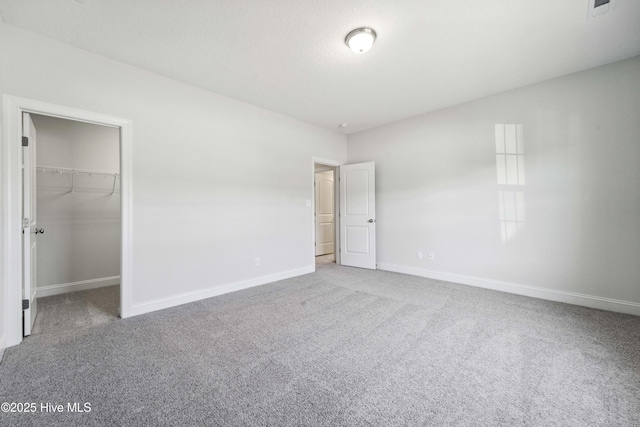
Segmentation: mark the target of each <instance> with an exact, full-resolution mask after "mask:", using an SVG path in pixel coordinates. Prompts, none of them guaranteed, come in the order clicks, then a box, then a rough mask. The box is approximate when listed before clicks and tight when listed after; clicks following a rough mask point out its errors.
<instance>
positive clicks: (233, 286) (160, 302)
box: [131, 266, 315, 316]
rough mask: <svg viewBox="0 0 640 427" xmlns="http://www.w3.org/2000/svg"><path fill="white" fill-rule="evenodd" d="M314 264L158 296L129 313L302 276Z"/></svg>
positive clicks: (136, 313)
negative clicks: (172, 294) (169, 295)
mask: <svg viewBox="0 0 640 427" xmlns="http://www.w3.org/2000/svg"><path fill="white" fill-rule="evenodd" d="M314 267H315V266H309V267H304V268H298V269H296V270H289V271H285V272H282V273H277V274H271V275H268V276H262V277H257V278H255V279H250V280H245V281H241V282H235V283H230V284H228V285H223V286H217V287H215V288H209V289H202V290H199V291H193V292H186V293H184V294H179V295H174V296H171V297H167V298H159V299H156V300H153V301H148V302H142V303H138V304H133V307H132V309H131V315H132V316H137V315H139V314H145V313H150V312H152V311H157V310H162V309H165V308H169V307H175V306H177V305H182V304H187V303H190V302H194V301H199V300H203V299H206V298H211V297H215V296H218V295H222V294H227V293H229V292H235V291H239V290H242V289H247V288H252V287H254V286H260V285H265V284H267V283H272V282H277V281H278V280H284V279H289V278H291V277H296V276H302V275H303V274H309V273H313V272H314V271H315V268H314Z"/></svg>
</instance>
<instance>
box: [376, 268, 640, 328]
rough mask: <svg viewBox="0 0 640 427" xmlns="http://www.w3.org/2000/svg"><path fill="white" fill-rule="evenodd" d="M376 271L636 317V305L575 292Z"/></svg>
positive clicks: (442, 274) (457, 276) (638, 308)
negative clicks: (425, 278)
mask: <svg viewBox="0 0 640 427" xmlns="http://www.w3.org/2000/svg"><path fill="white" fill-rule="evenodd" d="M378 269H380V270H386V271H393V272H396V273H404V274H410V275H412V276H420V277H427V278H429V279H436V280H443V281H446V282H453V283H460V284H463V285H469V286H476V287H479V288H485V289H493V290H496V291H502V292H508V293H512V294H517V295H525V296H528V297H534V298H540V299H545V300H549V301H556V302H564V303H567V304H574V305H581V306H584V307H591V308H597V309H600V310H607V311H615V312H617V313H626V314H634V315H636V316H640V304H639V303H636V302H631V301H623V300H617V299H612V298H604V297H599V296H595V295H586V294H578V293H575V292H566V291H558V290H555V289H548V288H539V287H535V286H528V285H521V284H518V283H509V282H501V281H497V280H490V279H483V278H480V277H473V276H465V275H462V274H454V273H446V272H443V271H433V270H425V269H422V268H415V267H405V266H401V265H394V264H386V263H378Z"/></svg>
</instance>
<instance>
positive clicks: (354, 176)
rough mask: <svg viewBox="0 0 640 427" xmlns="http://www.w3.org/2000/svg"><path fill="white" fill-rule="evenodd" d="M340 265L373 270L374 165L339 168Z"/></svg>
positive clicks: (374, 231) (374, 224)
mask: <svg viewBox="0 0 640 427" xmlns="http://www.w3.org/2000/svg"><path fill="white" fill-rule="evenodd" d="M340 258H341V264H342V265H349V266H352V267H361V268H370V269H373V270H375V268H376V193H375V164H374V163H373V162H368V163H359V164H355V165H345V166H341V167H340Z"/></svg>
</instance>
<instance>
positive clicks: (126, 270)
mask: <svg viewBox="0 0 640 427" xmlns="http://www.w3.org/2000/svg"><path fill="white" fill-rule="evenodd" d="M3 106H4V114H3V118H4V120H3V123H4V129H3V130H4V132H3V137H2V185H3V187H2V205H3V208H4V209H3V211H4V212H3V216H2V232H3V234H2V236H3V239H2V277H1V278H0V279H1V283H0V285H1V286H2V289H1V290H2V293H3V294H4V300H3V307H2V308H3V310H2V311H3V313H4V319H3V320H4V321H3V325H4V328H3V329H4V330H3V331H0V339H1V338H2V337H4V342H0V348H4V347H11V346H14V345H17V344H19V343H20V342H21V341H22V226H21V223H22V199H21V198H22V178H21V175H22V171H21V168H22V166H21V162H22V157H21V151H22V144H21V140H22V113H23V112H25V113H33V114H41V115H45V116H52V117H59V118H62V119H67V120H75V121H80V122H86V123H92V124H97V125H102V126H111V127H116V128H119V129H120V176H121V181H120V188H121V192H120V206H121V210H120V214H121V233H122V235H121V252H120V253H121V255H120V256H121V262H120V281H121V282H120V317H122V318H126V317H130V316H131V313H132V287H133V283H132V266H133V263H132V252H131V239H132V181H131V177H132V140H133V134H132V123H131V121H130V120H128V119H123V118H119V117H113V116H108V115H104V114H99V113H94V112H91V111H86V110H80V109H76V108H70V107H65V106H61V105H56V104H49V103H46V102H41V101H36V100H32V99H26V98H20V97H15V96H12V95H4V96H3Z"/></svg>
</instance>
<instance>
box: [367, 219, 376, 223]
mask: <svg viewBox="0 0 640 427" xmlns="http://www.w3.org/2000/svg"><path fill="white" fill-rule="evenodd" d="M367 222H376V220H375V219H370V220H369V221H367Z"/></svg>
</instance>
